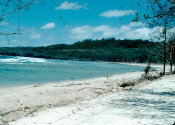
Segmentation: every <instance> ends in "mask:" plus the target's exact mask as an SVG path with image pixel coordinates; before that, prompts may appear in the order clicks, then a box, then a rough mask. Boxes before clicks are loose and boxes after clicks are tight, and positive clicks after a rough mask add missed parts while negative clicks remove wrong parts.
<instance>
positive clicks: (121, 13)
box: [100, 10, 135, 17]
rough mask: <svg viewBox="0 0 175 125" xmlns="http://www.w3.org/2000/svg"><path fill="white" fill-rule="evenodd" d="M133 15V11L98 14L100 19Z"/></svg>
mask: <svg viewBox="0 0 175 125" xmlns="http://www.w3.org/2000/svg"><path fill="white" fill-rule="evenodd" d="M132 14H135V11H134V10H109V11H105V12H103V13H101V14H100V16H102V17H122V16H126V15H132Z"/></svg>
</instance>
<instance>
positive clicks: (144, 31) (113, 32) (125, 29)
mask: <svg viewBox="0 0 175 125" xmlns="http://www.w3.org/2000/svg"><path fill="white" fill-rule="evenodd" d="M134 25H135V24H128V25H123V26H121V27H119V28H114V27H111V26H109V25H100V26H96V27H92V26H88V25H85V26H80V27H75V28H73V29H71V30H70V37H71V39H74V40H84V39H101V38H110V37H115V38H116V39H144V40H146V39H150V36H149V34H150V33H152V32H153V31H155V29H154V28H153V29H151V28H147V27H139V28H137V27H133V26H134Z"/></svg>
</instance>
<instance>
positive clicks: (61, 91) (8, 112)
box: [0, 63, 168, 125]
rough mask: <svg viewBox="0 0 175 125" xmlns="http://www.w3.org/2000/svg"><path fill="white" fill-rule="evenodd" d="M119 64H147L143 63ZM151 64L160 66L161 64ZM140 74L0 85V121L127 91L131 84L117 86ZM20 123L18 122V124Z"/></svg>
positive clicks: (7, 120)
mask: <svg viewBox="0 0 175 125" xmlns="http://www.w3.org/2000/svg"><path fill="white" fill-rule="evenodd" d="M122 64H126V65H136V66H146V64H134V63H122ZM153 67H154V68H156V69H160V68H161V65H154V66H153ZM167 70H168V69H167ZM142 74H143V72H131V73H125V74H116V75H112V76H108V77H107V76H105V77H99V78H93V79H84V80H74V81H65V82H58V83H48V84H38V85H26V86H18V87H4V88H1V89H0V101H1V102H2V103H0V109H1V110H0V123H11V122H12V124H13V122H14V121H16V120H17V121H20V119H23V118H27V117H28V116H30V115H33V114H35V113H37V112H42V111H43V112H44V111H46V110H52V109H54V108H61V109H62V110H64V109H63V108H64V107H65V106H69V105H73V104H77V103H81V102H84V101H87V102H89V101H90V100H93V99H96V98H100V97H102V98H103V97H106V96H110V95H112V94H115V93H120V92H123V91H125V90H130V89H131V88H132V86H128V87H125V88H123V87H121V86H120V85H121V84H123V83H126V82H133V81H134V82H135V81H137V80H139V79H140V77H141V75H142ZM150 83H151V82H150V81H146V82H143V83H141V84H138V85H136V88H142V87H143V86H145V85H148V84H150ZM62 115H64V113H63V114H62ZM60 117H61V116H60ZM18 119H19V120H18ZM14 123H15V122H14ZM19 123H20V122H19ZM23 124H24V123H23V122H21V125H23Z"/></svg>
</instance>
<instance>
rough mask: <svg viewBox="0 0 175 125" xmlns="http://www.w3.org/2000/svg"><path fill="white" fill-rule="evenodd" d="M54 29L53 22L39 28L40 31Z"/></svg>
mask: <svg viewBox="0 0 175 125" xmlns="http://www.w3.org/2000/svg"><path fill="white" fill-rule="evenodd" d="M53 28H55V23H54V22H51V23H47V24H45V25H44V26H42V27H41V29H44V30H45V29H53Z"/></svg>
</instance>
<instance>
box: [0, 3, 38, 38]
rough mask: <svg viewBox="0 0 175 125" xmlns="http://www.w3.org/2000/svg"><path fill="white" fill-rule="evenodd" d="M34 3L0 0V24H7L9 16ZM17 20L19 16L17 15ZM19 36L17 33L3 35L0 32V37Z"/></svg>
mask: <svg viewBox="0 0 175 125" xmlns="http://www.w3.org/2000/svg"><path fill="white" fill-rule="evenodd" d="M35 2H36V1H34V0H2V1H1V2H0V23H1V24H3V23H7V18H10V16H11V15H13V14H16V13H18V12H22V11H24V10H25V9H26V8H28V7H30V6H31V5H32V4H33V3H35ZM17 16H18V19H19V14H18V15H17ZM19 26H20V24H19V21H18V29H19ZM17 34H21V33H18V32H11V33H5V32H2V31H1V32H0V35H7V36H8V35H17Z"/></svg>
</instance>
